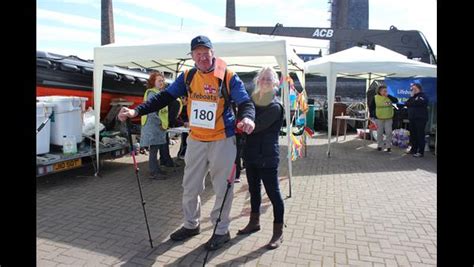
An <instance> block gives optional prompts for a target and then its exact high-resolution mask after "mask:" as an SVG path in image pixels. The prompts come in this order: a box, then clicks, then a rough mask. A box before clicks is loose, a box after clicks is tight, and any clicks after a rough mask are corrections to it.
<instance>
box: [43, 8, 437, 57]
mask: <svg viewBox="0 0 474 267" xmlns="http://www.w3.org/2000/svg"><path fill="white" fill-rule="evenodd" d="M225 2H226V1H225V0H206V1H197V0H173V1H171V0H168V1H164V0H113V8H114V27H115V42H116V43H127V42H136V41H140V40H143V39H150V38H156V40H157V41H159V39H160V36H162V35H163V32H165V31H166V32H169V31H178V30H180V29H181V27H184V28H186V27H189V26H197V27H200V26H203V27H206V26H207V25H216V26H224V25H225ZM235 2H236V24H237V25H242V26H244V25H247V26H251V25H252V26H253V25H255V26H273V25H275V24H276V23H277V22H278V23H282V24H283V25H284V26H301V27H329V26H330V24H329V20H328V19H329V12H328V8H329V4H328V0H292V1H287V0H258V1H257V0H236V1H235ZM100 3H101V1H100V0H37V15H36V16H37V38H36V40H37V41H36V42H37V49H38V50H42V51H47V52H52V53H57V54H62V55H76V56H79V57H81V58H84V59H92V58H93V48H94V47H96V46H100ZM290 3H291V4H290ZM369 5H370V6H369V28H370V29H383V30H388V29H389V27H390V26H391V25H394V26H396V27H397V28H398V29H400V30H419V31H421V32H423V34H424V35H425V36H426V38H427V39H428V42H429V43H430V45H431V47H432V48H433V50H434V52H435V54H436V51H437V42H436V39H437V33H436V0H397V1H393V0H369ZM203 34H205V33H203ZM289 39H290V42H296V41H297V42H298V43H299V44H300V46H299V47H297V52H298V53H312V52H313V53H317V52H318V51H319V49H320V48H321V49H323V54H324V53H325V51H326V49H327V47H328V42H327V41H322V40H310V39H301V38H297V39H292V38H289Z"/></svg>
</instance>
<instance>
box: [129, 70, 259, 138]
mask: <svg viewBox="0 0 474 267" xmlns="http://www.w3.org/2000/svg"><path fill="white" fill-rule="evenodd" d="M186 73H187V72H186ZM226 80H227V82H228V84H227V88H229V96H230V101H231V102H234V103H236V104H237V106H238V114H237V117H238V119H240V120H241V119H243V118H249V119H251V120H252V121H253V120H255V106H254V105H253V103H252V101H251V99H250V97H249V95H248V93H247V91H246V90H245V86H244V83H243V82H242V80H241V79H240V78H239V76H238V75H237V74H235V73H233V72H232V71H230V70H229V69H227V77H226ZM218 85H219V81H218V79H217V78H216V77H215V76H214V73H213V72H212V71H210V72H206V73H204V72H202V71H200V70H198V71H197V72H196V73H195V75H194V77H193V79H192V81H191V84H190V92H188V90H187V88H186V84H185V73H182V74H181V75H179V76H178V78H177V79H176V80H175V81H174V82H173V83H172V84H171V85H170V86H169V87H168V88H167V89H166V90H164V91H163V92H161V93H159V94H157V95H155V96H154V97H152V98H151V99H150V100H149V101H147V102H144V103H142V104H141V105H139V106H137V107H136V108H135V110H136V111H137V112H138V114H139V115H145V114H148V113H151V112H154V111H157V110H159V109H161V108H163V107H165V106H167V105H168V104H169V103H170V102H171V101H172V100H174V99H176V98H178V97H180V96H185V95H187V96H188V105H187V114H188V117H191V115H192V114H191V106H192V101H203V102H215V103H217V110H216V120H215V126H214V129H207V128H201V127H193V126H190V136H191V137H192V138H193V139H195V140H198V141H205V142H207V141H217V140H222V139H224V138H227V137H231V136H234V135H235V121H236V118H235V116H234V114H233V112H232V108H231V107H230V106H228V107H224V102H225V101H224V98H223V97H222V94H221V93H220V92H219V89H218V88H219V86H218ZM222 90H225V86H222Z"/></svg>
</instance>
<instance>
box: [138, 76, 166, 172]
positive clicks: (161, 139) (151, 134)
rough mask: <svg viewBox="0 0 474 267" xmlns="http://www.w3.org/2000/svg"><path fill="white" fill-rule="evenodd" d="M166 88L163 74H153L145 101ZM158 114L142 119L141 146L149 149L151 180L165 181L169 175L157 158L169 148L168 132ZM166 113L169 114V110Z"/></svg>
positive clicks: (149, 80)
mask: <svg viewBox="0 0 474 267" xmlns="http://www.w3.org/2000/svg"><path fill="white" fill-rule="evenodd" d="M165 86H166V84H165V76H164V75H163V73H160V72H152V73H151V74H150V78H149V79H148V83H147V87H148V89H147V90H146V91H145V95H144V96H143V101H144V102H145V101H147V100H149V99H151V98H152V97H153V96H155V95H156V94H158V93H159V92H160V89H164V88H165ZM158 113H159V112H152V113H149V114H147V115H143V116H142V117H141V124H142V128H141V134H140V146H141V147H148V148H149V155H148V166H149V168H150V178H151V179H157V180H164V179H166V175H167V173H166V172H165V171H164V170H162V169H160V165H159V163H158V158H157V156H158V151H159V150H163V149H164V148H165V147H166V146H167V143H166V130H164V129H163V128H162V124H163V122H162V121H161V119H160V117H159V114H158ZM166 113H168V112H167V110H166ZM160 154H162V153H160ZM160 157H161V156H160Z"/></svg>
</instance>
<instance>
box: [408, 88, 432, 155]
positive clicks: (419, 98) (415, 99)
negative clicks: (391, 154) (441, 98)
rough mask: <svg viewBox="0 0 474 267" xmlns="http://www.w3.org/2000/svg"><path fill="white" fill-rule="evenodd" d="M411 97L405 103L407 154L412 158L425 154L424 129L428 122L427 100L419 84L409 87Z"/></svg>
mask: <svg viewBox="0 0 474 267" xmlns="http://www.w3.org/2000/svg"><path fill="white" fill-rule="evenodd" d="M410 89H411V95H412V96H411V97H410V98H409V99H408V100H407V102H406V103H405V104H406V106H407V108H408V120H409V121H410V126H409V129H410V143H411V149H410V151H409V152H408V153H409V154H413V157H416V158H420V157H423V155H424V152H425V127H426V123H427V122H428V98H427V97H426V95H425V94H424V93H423V88H422V87H421V84H419V83H414V84H412V85H411V88H410Z"/></svg>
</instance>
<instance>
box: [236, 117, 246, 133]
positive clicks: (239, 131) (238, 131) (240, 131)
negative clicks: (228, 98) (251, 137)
mask: <svg viewBox="0 0 474 267" xmlns="http://www.w3.org/2000/svg"><path fill="white" fill-rule="evenodd" d="M239 122H240V120H237V122H236V123H235V133H238V134H243V133H244V131H242V129H240V128H238V127H237V125H238V124H239Z"/></svg>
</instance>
